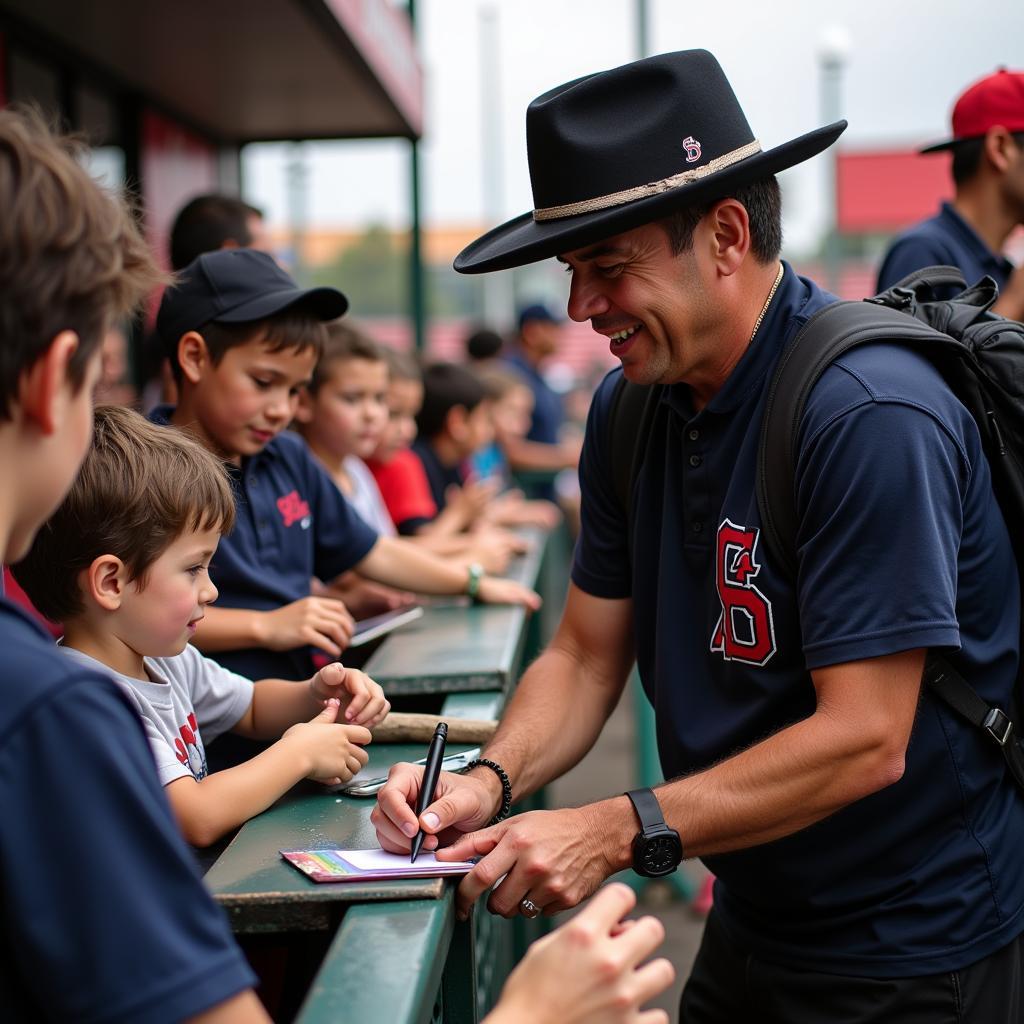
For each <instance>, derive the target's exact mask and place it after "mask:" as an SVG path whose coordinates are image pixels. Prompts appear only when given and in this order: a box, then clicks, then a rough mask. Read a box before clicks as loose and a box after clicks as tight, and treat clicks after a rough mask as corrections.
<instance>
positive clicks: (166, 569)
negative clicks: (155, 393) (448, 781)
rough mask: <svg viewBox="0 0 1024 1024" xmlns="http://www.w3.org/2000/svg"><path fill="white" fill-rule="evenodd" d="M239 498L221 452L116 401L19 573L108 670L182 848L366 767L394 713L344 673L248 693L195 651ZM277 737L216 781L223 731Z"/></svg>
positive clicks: (366, 681) (72, 641) (363, 680)
mask: <svg viewBox="0 0 1024 1024" xmlns="http://www.w3.org/2000/svg"><path fill="white" fill-rule="evenodd" d="M234 516H235V501H234V498H233V496H232V493H231V485H230V483H229V481H228V477H227V474H226V473H225V471H224V469H223V467H222V466H221V464H220V463H219V462H218V460H217V458H216V456H214V455H213V454H211V453H210V452H209V451H207V450H206V449H205V448H204V447H202V446H201V445H200V444H198V443H197V442H195V441H193V440H191V439H190V438H188V437H187V436H185V435H184V434H182V433H180V432H177V431H168V430H165V429H162V428H161V427H159V426H156V425H154V424H151V423H148V422H147V421H146V420H144V419H143V418H142V417H141V416H139V415H138V414H137V413H134V412H131V411H129V410H127V409H121V408H117V407H114V406H109V407H106V408H100V409H97V410H96V416H95V421H94V430H93V446H92V449H91V450H90V452H89V454H88V455H87V456H86V459H85V463H84V464H83V466H82V471H81V473H80V474H79V477H78V479H77V480H76V482H75V484H74V486H73V487H72V489H71V491H70V492H69V494H68V496H67V498H66V499H65V500H64V503H63V504H62V505H61V507H60V508H59V509H58V510H57V511H56V512H55V513H54V515H53V517H52V518H51V519H50V520H49V522H47V524H46V525H45V526H44V527H43V528H42V530H40V532H39V534H38V536H37V538H36V540H35V543H34V544H33V546H32V549H31V551H30V552H29V555H28V557H27V558H26V559H25V560H24V561H23V562H21V563H20V564H19V565H18V566H17V567H16V568H15V570H14V573H15V576H16V578H17V579H18V581H19V583H21V585H22V586H23V587H24V588H25V590H26V592H27V593H28V594H29V596H30V598H31V600H32V601H33V603H34V604H35V605H36V607H37V608H39V609H40V611H42V612H43V613H44V614H45V615H47V616H48V617H50V618H52V619H54V620H55V621H60V622H63V624H64V638H63V641H62V644H63V647H64V649H65V651H66V652H67V654H68V656H69V657H71V658H74V659H76V660H77V661H80V662H81V663H83V664H85V665H89V666H91V667H94V668H95V667H99V668H102V669H105V670H106V671H108V672H109V673H111V674H113V676H114V679H115V680H116V681H117V682H118V683H119V684H120V685H121V686H122V688H123V689H124V691H125V692H126V694H127V695H128V697H129V698H130V700H131V701H132V703H133V704H134V705H135V707H136V708H137V710H138V712H139V714H140V715H141V716H142V719H143V722H144V724H145V728H146V733H147V736H148V737H149V741H150V746H151V748H152V751H153V756H154V758H155V760H156V764H157V769H158V771H159V775H160V781H161V783H162V784H163V786H164V789H165V792H166V793H167V796H168V798H169V800H170V803H171V806H172V808H173V810H174V813H175V816H176V817H177V819H178V822H179V824H180V825H181V828H182V831H183V832H184V834H185V838H186V839H187V840H188V841H189V842H190V843H192V844H193V845H195V846H208V845H209V844H211V843H213V842H214V841H216V840H217V839H218V838H220V837H221V836H222V835H224V834H225V833H226V832H228V831H229V830H231V829H232V828H234V827H236V826H238V825H240V824H242V823H243V822H244V821H246V820H247V819H249V818H251V817H252V816H253V815H255V814H258V813H259V812H260V811H262V810H265V809H266V808H267V807H268V806H269V805H270V804H271V803H273V801H274V800H276V799H277V798H278V797H279V796H280V795H281V794H282V793H284V792H286V791H287V790H288V789H289V788H290V787H291V786H293V785H294V784H295V783H296V782H298V781H299V780H300V779H303V778H310V779H314V780H316V781H319V782H323V783H326V784H334V783H339V782H343V781H347V780H348V779H350V778H351V777H352V776H353V775H354V774H355V773H356V772H358V771H359V769H360V768H361V767H362V766H363V765H364V764H365V763H366V759H367V758H366V752H365V751H364V750H363V747H364V746H365V745H366V744H367V743H369V742H370V733H369V729H368V727H369V726H373V725H376V724H377V723H378V722H379V721H380V720H381V719H382V718H384V716H385V715H386V714H387V712H388V710H389V707H390V705H389V704H388V702H387V700H385V698H384V693H383V691H382V690H381V688H380V687H379V686H378V685H377V684H376V683H375V682H373V680H372V679H370V678H369V677H368V676H366V675H364V674H363V673H362V672H357V671H355V670H354V669H349V668H345V667H344V666H342V665H340V664H337V663H335V664H331V665H328V666H327V667H326V668H324V669H321V670H320V671H319V672H317V673H316V675H314V676H313V677H312V678H311V679H309V680H308V681H306V682H288V681H285V680H283V679H264V680H260V681H259V682H256V683H253V682H252V681H251V680H249V679H246V678H244V677H242V676H239V675H236V674H234V673H233V672H229V671H227V670H226V669H224V668H222V667H221V666H220V665H218V664H217V663H216V662H214V661H211V660H210V659H208V658H205V657H203V655H202V654H200V653H199V651H197V650H196V649H195V648H194V647H191V646H190V645H189V644H188V640H189V638H190V637H191V636H192V634H193V633H194V632H195V628H196V624H197V623H198V622H199V620H200V619H201V618H202V617H203V614H204V610H205V608H206V606H207V605H208V604H210V603H211V602H212V601H214V600H215V599H216V597H217V588H216V587H215V586H214V585H213V583H212V582H211V581H210V578H209V575H208V574H207V568H208V566H209V563H210V559H211V558H212V556H213V553H214V551H215V550H216V548H217V543H218V541H219V540H220V535H221V533H223V532H226V531H227V530H229V529H230V528H231V526H232V525H233V522H234ZM227 731H231V732H235V733H238V734H240V735H242V736H248V737H251V738H254V739H277V742H276V743H274V744H272V745H271V746H270V747H268V748H267V749H266V750H264V751H263V752H262V753H260V754H258V755H257V756H256V757H254V758H252V759H251V760H249V761H247V762H245V763H243V764H240V765H237V766H236V767H234V768H230V769H227V770H225V771H221V772H215V773H213V774H208V773H207V767H206V752H205V746H204V741H205V742H207V743H208V742H210V741H211V740H212V739H214V738H215V737H216V736H218V735H220V734H221V733H223V732H227Z"/></svg>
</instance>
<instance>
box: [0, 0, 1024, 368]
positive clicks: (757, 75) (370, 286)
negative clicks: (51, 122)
mask: <svg viewBox="0 0 1024 1024" xmlns="http://www.w3.org/2000/svg"><path fill="white" fill-rule="evenodd" d="M986 8H987V11H988V14H987V17H988V18H990V21H991V24H992V26H993V32H992V33H991V34H988V33H984V32H976V33H971V34H969V35H968V36H965V35H964V34H957V33H956V29H955V27H954V26H953V25H952V24H943V23H942V22H941V19H940V18H939V17H938V16H937V15H936V12H935V9H934V6H933V5H929V4H927V3H926V2H925V0H908V2H907V3H906V4H902V5H898V6H897V7H895V8H894V7H893V6H892V5H891V4H889V3H887V2H883V0H860V2H856V3H854V2H853V0H841V2H839V3H837V4H833V5H831V6H830V7H829V10H828V14H827V18H826V20H825V21H824V22H822V20H821V19H822V14H821V8H820V6H818V5H815V4H813V3H811V2H810V0H780V3H779V4H776V5H772V7H771V9H770V10H766V9H765V8H764V6H763V5H760V4H757V3H755V2H754V0H749V2H741V3H740V4H738V5H735V6H734V7H733V8H730V15H729V22H730V27H731V28H732V29H733V31H731V32H728V33H726V32H723V31H722V27H723V26H722V23H721V19H720V13H719V11H717V10H716V9H714V8H702V7H700V6H699V5H680V4H677V3H674V2H671V0H647V2H644V0H566V2H563V3H560V4H554V5H553V4H550V3H547V2H544V0H519V2H517V3H516V4H499V3H498V2H497V0H419V2H418V3H416V4H412V3H404V2H402V3H392V2H389V0H217V2H216V3H200V2H198V0H181V2H178V3H175V4H168V3H161V2H157V0H94V2H90V3H85V4H83V3H72V2H70V0H0V102H12V101H30V102H34V103H36V104H38V105H40V106H41V107H43V108H44V109H45V110H48V111H51V112H53V113H54V114H55V115H57V116H58V117H60V118H61V119H62V120H63V121H64V123H65V124H67V125H68V126H70V127H73V128H76V129H78V130H80V131H82V132H84V133H85V134H86V135H87V136H88V138H89V139H90V141H91V143H92V145H93V149H92V153H91V158H90V159H91V166H92V169H93V171H94V173H95V174H97V175H98V176H100V177H102V178H103V179H104V180H106V181H108V182H109V183H111V184H112V185H120V184H127V185H128V186H129V187H130V188H132V189H134V190H136V191H137V192H138V194H139V196H140V199H141V203H142V207H143V210H144V216H145V224H146V231H147V235H148V237H149V238H150V240H151V242H152V244H153V246H154V249H155V250H156V251H157V252H158V253H159V254H160V255H161V257H165V256H166V235H167V229H168V226H169V224H170V222H171V219H172V217H173V215H174V213H175V211H176V210H177V209H178V208H179V207H180V206H181V205H182V204H183V203H184V202H185V201H186V200H188V199H189V198H191V197H193V196H195V195H196V194H199V193H202V192H209V191H222V192H226V193H229V194H238V195H241V196H242V198H244V199H245V200H246V201H247V202H250V203H252V204H254V205H255V206H257V207H259V208H261V209H262V210H263V211H264V212H265V214H266V220H267V224H268V227H269V230H270V236H271V241H272V244H273V246H274V249H275V251H276V253H277V254H278V256H279V258H281V259H282V261H283V262H285V263H286V264H287V265H289V267H290V268H291V269H292V271H293V272H294V273H295V274H296V275H297V276H298V277H299V278H300V279H303V280H304V281H307V282H311V283H312V282H316V283H328V282H329V283H331V284H336V285H338V286H340V287H341V288H342V289H344V290H345V291H346V292H347V293H348V294H349V295H350V297H351V299H352V313H353V315H355V316H356V317H358V318H359V319H360V320H362V321H363V322H364V324H365V325H366V326H367V327H369V328H370V329H371V330H373V331H374V333H376V334H377V335H378V336H379V337H380V339H381V340H383V341H386V342H388V343H392V344H396V345H399V346H403V347H404V346H410V345H414V344H417V343H418V344H422V345H424V346H425V347H426V348H427V349H428V350H429V351H431V352H434V353H436V354H437V355H441V356H453V355H456V354H460V348H459V346H460V343H461V339H462V337H463V336H464V334H465V332H466V330H467V328H468V326H469V325H470V324H471V323H473V324H476V323H479V322H481V321H486V322H488V323H489V324H490V326H493V327H495V328H496V329H498V330H507V329H508V328H509V327H510V325H511V323H512V320H513V311H514V309H515V307H516V306H517V305H518V304H520V303H522V302H527V301H536V300H541V301H545V302H548V303H550V304H554V305H557V304H559V303H561V302H563V301H564V298H565V294H566V290H567V289H566V281H565V279H564V277H563V276H562V273H561V270H560V268H558V267H557V266H556V265H554V264H553V263H547V264H541V265H538V266H534V267H527V268H523V269H522V270H519V271H512V272H508V273H506V274H498V275H485V276H484V277H482V278H462V277H459V276H458V275H456V274H454V272H453V271H452V270H451V260H452V257H453V256H454V255H455V253H456V252H458V251H459V249H460V248H461V247H462V246H463V245H464V244H465V243H466V242H467V241H468V240H470V239H471V238H473V237H475V236H476V235H477V234H479V233H480V232H481V231H482V230H484V229H486V228H487V227H490V226H493V225H494V224H495V223H497V222H500V221H502V220H505V219H508V218H509V217H512V216H515V215H517V214H519V213H521V212H523V211H525V210H527V209H529V207H530V205H531V202H530V194H529V182H528V176H527V170H526V154H525V144H524V131H523V125H524V112H525V108H526V105H527V103H528V102H529V100H530V99H531V98H532V97H533V96H535V95H538V94H539V93H541V92H543V91H545V90H546V89H548V88H550V87H551V86H553V85H556V84H558V83H560V82H563V81H566V80H568V79H570V78H572V77H576V76H578V75H580V74H584V73H587V72H589V71H592V70H594V69H597V68H601V67H608V66H612V65H615V64H618V63H623V62H625V61H628V60H630V59H633V58H635V57H636V56H638V55H639V54H640V53H642V52H655V51H662V50H670V49H680V48H687V47H691V46H702V45H703V46H707V47H708V48H709V49H712V50H713V51H714V52H715V54H716V55H717V56H718V57H719V59H720V60H721V62H722V64H723V66H724V67H725V69H726V72H727V74H728V75H729V77H730V79H731V81H732V82H733V85H734V87H735V89H736V91H737V93H738V95H739V97H740V100H741V102H742V103H743V105H744V108H745V109H746V111H747V114H748V117H749V119H750V122H751V124H752V126H753V127H754V129H755V133H756V134H758V136H759V137H760V138H761V139H762V142H763V144H764V145H766V146H770V145H773V144H775V143H776V142H779V141H781V140H783V139H785V138H789V137H793V136H795V135H797V134H799V133H800V132H802V131H805V130H807V129H808V128H811V127H813V126H815V125H817V124H820V123H824V122H825V121H827V120H831V119H834V118H835V117H839V116H844V117H847V118H848V119H849V120H850V122H851V127H850V129H849V130H848V132H847V133H846V135H845V136H844V137H843V139H842V140H841V142H840V145H839V147H838V148H837V149H836V151H835V153H834V154H831V155H827V156H825V157H823V158H820V159H819V160H817V161H812V162H810V163H809V164H807V165H802V166H801V167H799V168H794V169H793V170H792V171H789V172H786V174H784V175H783V176H782V185H783V189H784V193H785V209H786V221H785V232H786V246H785V255H786V256H787V258H789V259H790V260H791V262H793V263H794V264H795V266H796V267H797V269H798V270H800V271H802V272H807V273H810V274H812V275H815V276H817V277H818V278H819V279H820V280H822V281H823V282H824V283H827V284H829V285H831V287H832V288H833V289H834V290H836V291H838V292H839V293H840V294H841V295H843V296H844V297H849V298H855V297H859V296H862V295H864V294H867V293H869V292H871V291H872V290H873V285H874V274H875V271H876V268H877V263H878V260H879V259H880V256H881V253H882V251H883V249H884V247H885V244H886V242H887V240H888V239H889V238H890V237H891V236H892V235H893V234H894V233H896V232H897V231H899V230H901V229H902V228H903V227H905V226H906V225H908V224H910V223H912V222H913V221H915V220H917V219H919V218H921V217H923V216H926V215H928V214H929V213H930V212H932V211H933V210H934V209H935V208H936V206H937V204H938V202H939V200H940V199H941V198H944V197H947V196H948V195H949V193H950V185H949V179H948V167H947V161H948V156H946V155H939V156H934V157H919V156H917V155H916V149H917V147H919V146H920V145H922V144H924V143H926V142H927V141H930V140H931V139H935V138H940V137H942V136H943V135H944V134H945V133H946V128H947V124H948V112H949V108H950V106H951V104H952V101H953V98H954V97H955V96H956V94H957V93H958V92H959V91H960V90H961V89H962V88H963V87H964V86H965V85H966V84H967V83H968V82H970V81H972V80H973V79H975V78H978V77H980V76H982V75H984V74H986V73H988V72H990V71H991V70H992V69H993V68H994V67H996V66H997V65H998V64H999V63H1001V62H1010V63H1012V62H1013V58H1014V54H1013V53H1011V52H1009V51H1008V50H1007V49H1006V46H1004V44H1003V43H1002V40H1004V39H1005V40H1014V39H1020V38H1021V35H1022V31H1024V7H1022V6H1021V5H1019V4H1017V3H1013V2H1011V0H988V3H987V4H986ZM881 25H884V26H885V29H884V31H882V30H880V28H879V26H881ZM909 38H914V39H915V40H917V42H918V44H920V45H917V44H915V45H914V46H913V47H908V45H907V39H909ZM1007 45H1009V44H1007ZM421 137H422V141H421V142H418V141H417V140H420V139H421ZM1018 241H1019V240H1018ZM560 358H561V360H562V361H563V363H564V364H565V367H564V369H568V370H571V371H572V373H574V374H576V375H581V376H588V375H589V373H588V371H596V369H598V368H600V367H605V366H608V365H610V362H611V360H610V357H609V355H608V352H607V348H606V346H605V345H604V343H603V342H602V341H600V340H598V339H596V338H595V337H594V336H593V334H592V333H591V331H590V329H589V327H588V326H586V325H569V327H568V329H567V330H566V332H565V339H564V352H563V354H562V355H561V357H560ZM562 376H563V379H565V374H564V373H563V375H562Z"/></svg>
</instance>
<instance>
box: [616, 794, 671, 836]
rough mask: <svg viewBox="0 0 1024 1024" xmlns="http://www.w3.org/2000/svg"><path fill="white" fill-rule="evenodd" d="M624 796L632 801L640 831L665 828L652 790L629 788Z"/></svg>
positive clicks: (659, 807)
mask: <svg viewBox="0 0 1024 1024" xmlns="http://www.w3.org/2000/svg"><path fill="white" fill-rule="evenodd" d="M626 796H628V797H629V799H630V800H631V801H632V804H633V809H634V810H635V811H636V816H637V817H638V818H639V819H640V830H641V831H642V832H650V831H653V830H654V829H658V828H666V825H665V815H664V813H663V812H662V810H661V804H659V803H658V798H657V797H656V796H655V795H654V791H653V790H651V789H631V790H630V791H629V792H628V793H627V794H626Z"/></svg>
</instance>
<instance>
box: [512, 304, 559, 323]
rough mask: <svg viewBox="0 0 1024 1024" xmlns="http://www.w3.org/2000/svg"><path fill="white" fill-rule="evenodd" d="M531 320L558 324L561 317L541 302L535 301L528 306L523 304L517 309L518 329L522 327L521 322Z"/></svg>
mask: <svg viewBox="0 0 1024 1024" xmlns="http://www.w3.org/2000/svg"><path fill="white" fill-rule="evenodd" d="M531 320H541V321H543V322H544V323H548V324H560V323H561V322H562V318H561V317H560V316H555V314H554V313H552V312H551V310H550V309H548V307H547V306H545V305H544V304H543V303H542V302H535V303H533V304H532V305H530V306H523V308H522V309H521V310H519V330H522V329H523V324H526V323H529V322H530V321H531Z"/></svg>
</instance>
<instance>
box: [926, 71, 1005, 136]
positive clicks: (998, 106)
mask: <svg viewBox="0 0 1024 1024" xmlns="http://www.w3.org/2000/svg"><path fill="white" fill-rule="evenodd" d="M996 125H1000V126H1002V127H1003V128H1005V129H1006V130H1007V131H1008V132H1024V72H1021V71H1007V70H1006V68H1000V69H999V70H998V71H997V72H996V73H995V74H994V75H989V76H988V77H987V78H983V79H981V81H980V82H975V83H974V85H972V86H970V87H969V88H968V89H967V90H966V91H965V92H964V93H963V94H962V95H961V96H960V98H959V99H958V100H957V101H956V105H955V106H954V107H953V138H951V139H947V140H946V141H945V142H937V143H935V145H933V146H927V147H926V148H924V149H922V150H921V152H922V153H937V152H938V151H939V150H942V149H952V147H953V146H955V145H956V144H957V143H958V142H964V141H966V140H967V139H976V138H979V137H980V136H982V135H984V134H985V132H987V131H988V130H989V128H994V127H995V126H996Z"/></svg>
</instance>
